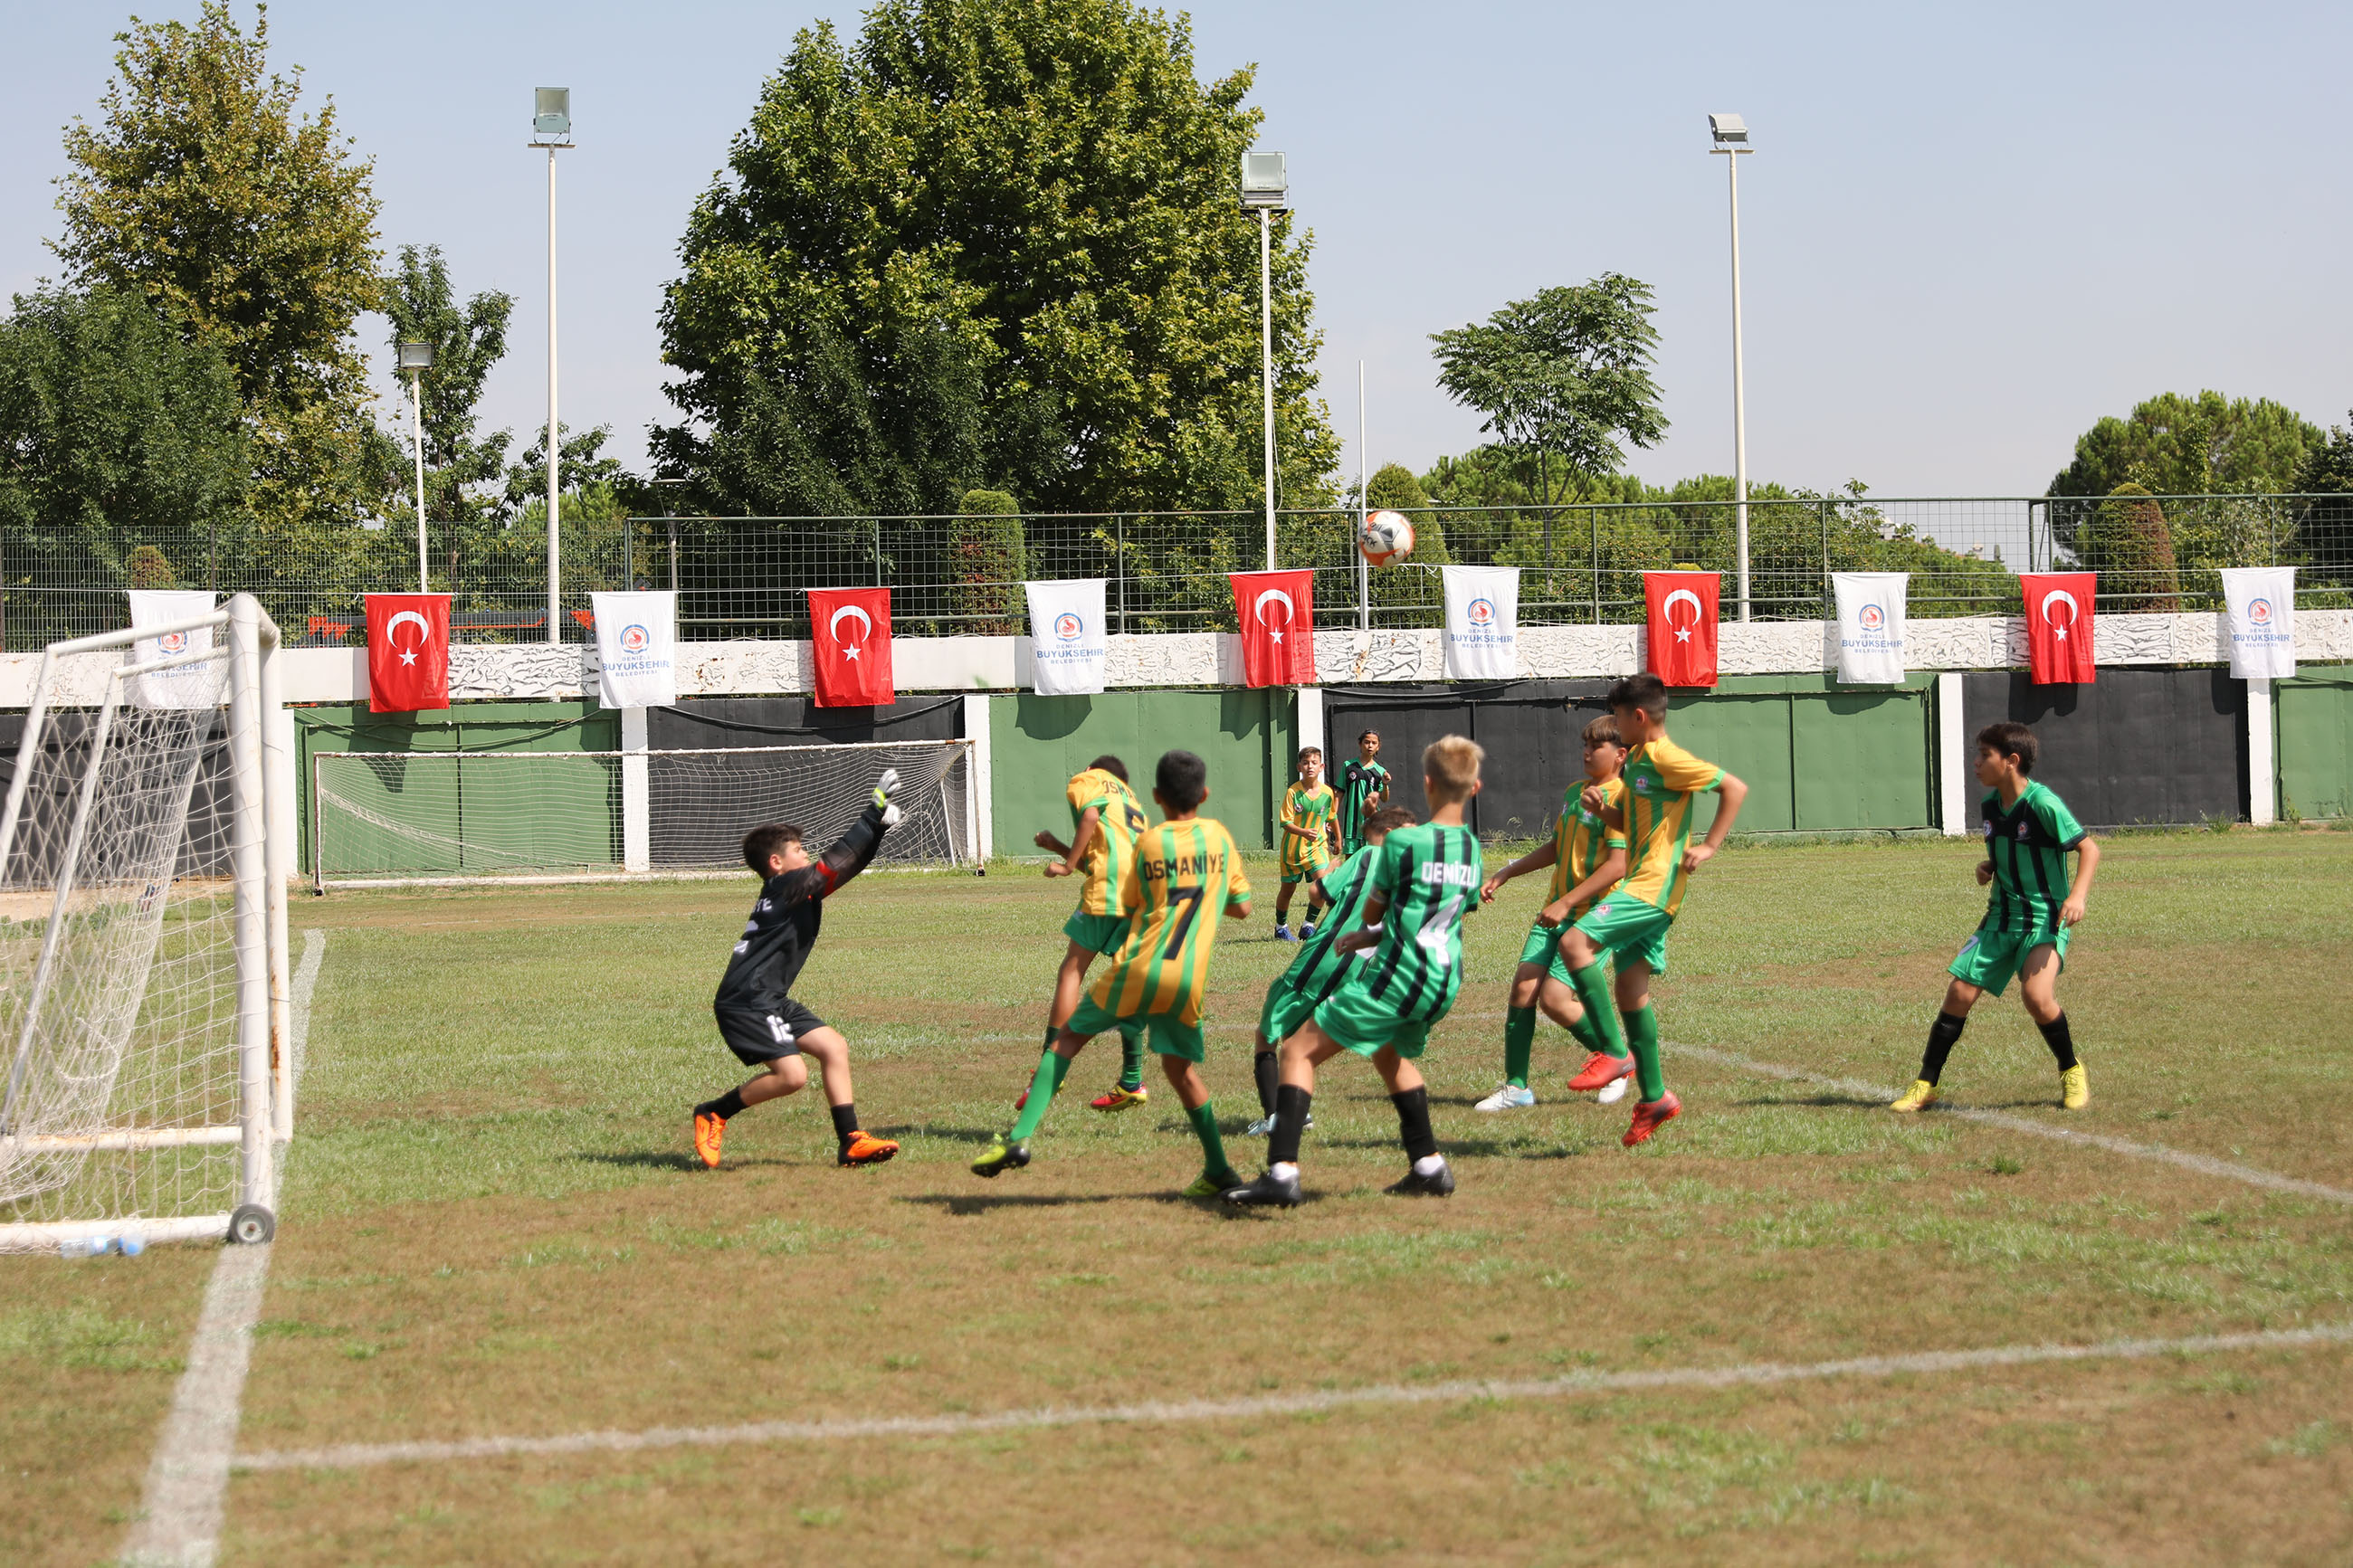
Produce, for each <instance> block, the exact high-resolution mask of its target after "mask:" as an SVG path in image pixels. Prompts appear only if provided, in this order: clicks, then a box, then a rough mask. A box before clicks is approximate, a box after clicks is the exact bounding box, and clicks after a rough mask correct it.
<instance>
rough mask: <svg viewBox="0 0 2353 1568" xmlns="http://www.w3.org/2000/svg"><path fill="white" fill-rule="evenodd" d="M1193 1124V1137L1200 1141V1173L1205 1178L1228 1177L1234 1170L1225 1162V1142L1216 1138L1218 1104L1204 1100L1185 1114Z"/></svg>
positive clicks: (1214, 1101)
mask: <svg viewBox="0 0 2353 1568" xmlns="http://www.w3.org/2000/svg"><path fill="white" fill-rule="evenodd" d="M1185 1119H1186V1120H1187V1121H1190V1122H1191V1123H1192V1124H1193V1135H1194V1136H1195V1137H1197V1138H1198V1139H1200V1141H1201V1161H1202V1164H1201V1173H1202V1174H1203V1175H1205V1176H1230V1175H1232V1174H1233V1173H1234V1168H1233V1166H1232V1165H1230V1164H1229V1163H1227V1161H1226V1141H1225V1140H1224V1139H1223V1138H1220V1137H1219V1136H1218V1102H1217V1101H1216V1100H1203V1101H1201V1103H1200V1104H1198V1105H1197V1106H1195V1107H1194V1108H1193V1109H1192V1110H1188V1111H1187V1112H1186V1113H1185Z"/></svg>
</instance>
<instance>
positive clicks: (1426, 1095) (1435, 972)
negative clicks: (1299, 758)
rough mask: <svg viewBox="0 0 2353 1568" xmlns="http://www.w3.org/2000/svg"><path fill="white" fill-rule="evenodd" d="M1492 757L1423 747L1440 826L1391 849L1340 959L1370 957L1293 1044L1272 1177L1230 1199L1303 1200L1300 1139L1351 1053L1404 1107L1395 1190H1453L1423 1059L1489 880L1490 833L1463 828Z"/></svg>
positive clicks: (1242, 1202) (1450, 742)
mask: <svg viewBox="0 0 2353 1568" xmlns="http://www.w3.org/2000/svg"><path fill="white" fill-rule="evenodd" d="M1483 756H1484V753H1483V752H1481V751H1480V749H1479V746H1478V742H1474V741H1472V740H1470V739H1468V738H1466V737H1464V736H1461V735H1446V736H1441V737H1440V739H1438V740H1436V741H1433V742H1430V744H1429V745H1428V746H1427V747H1425V748H1424V749H1423V751H1422V753H1421V768H1422V781H1421V782H1422V789H1423V791H1424V793H1425V794H1427V795H1428V796H1429V797H1430V821H1429V822H1427V823H1426V824H1424V825H1422V826H1419V827H1400V828H1398V829H1397V830H1396V831H1395V832H1393V833H1391V834H1390V835H1389V836H1388V838H1386V839H1384V840H1383V841H1382V843H1381V848H1380V858H1379V859H1377V861H1375V862H1374V866H1373V873H1372V879H1371V882H1372V890H1371V892H1370V894H1369V895H1368V896H1367V897H1366V900H1365V902H1364V907H1363V916H1362V919H1363V921H1364V922H1365V923H1363V924H1361V925H1359V926H1357V927H1356V929H1355V930H1353V931H1345V932H1343V933H1342V934H1341V936H1340V938H1339V939H1338V940H1337V941H1336V942H1334V943H1333V944H1332V949H1333V951H1334V952H1362V951H1369V952H1370V954H1371V956H1369V957H1367V958H1366V960H1365V961H1364V962H1363V963H1360V964H1358V965H1356V969H1355V971H1354V972H1353V973H1350V975H1349V976H1348V978H1347V980H1346V982H1345V984H1342V985H1341V987H1340V988H1339V990H1337V991H1335V992H1334V993H1333V994H1331V995H1330V996H1329V997H1327V998H1325V999H1324V1002H1323V1003H1322V1004H1321V1005H1318V1006H1317V1007H1316V1009H1315V1016H1314V1018H1312V1019H1311V1020H1309V1021H1308V1022H1307V1023H1306V1024H1304V1025H1302V1026H1300V1029H1299V1031H1298V1033H1296V1034H1294V1035H1293V1036H1292V1037H1291V1038H1290V1039H1289V1040H1287V1041H1285V1042H1284V1044H1283V1047H1282V1086H1281V1087H1280V1088H1278V1089H1276V1090H1275V1096H1274V1131H1272V1132H1271V1134H1270V1135H1269V1136H1268V1138H1267V1148H1266V1154H1267V1166H1266V1173H1265V1174H1263V1175H1261V1176H1260V1177H1259V1178H1258V1179H1257V1180H1256V1181H1254V1182H1251V1183H1250V1184H1249V1185H1247V1186H1234V1187H1229V1188H1228V1189H1227V1190H1226V1193H1225V1200H1226V1202H1228V1203H1229V1204H1232V1205H1236V1206H1237V1207H1242V1208H1255V1207H1259V1206H1261V1205H1274V1206H1277V1207H1282V1208H1290V1207H1292V1206H1293V1205H1296V1204H1298V1203H1299V1201H1300V1190H1299V1138H1300V1134H1301V1133H1302V1132H1303V1131H1306V1127H1307V1118H1308V1114H1309V1112H1310V1110H1312V1109H1313V1100H1314V1092H1315V1069H1316V1068H1318V1067H1319V1066H1321V1065H1322V1064H1323V1063H1324V1062H1327V1061H1330V1060H1331V1059H1332V1058H1334V1057H1336V1056H1338V1055H1339V1054H1340V1053H1341V1052H1342V1051H1353V1052H1355V1053H1356V1055H1358V1056H1360V1057H1369V1058H1372V1062H1373V1066H1374V1068H1376V1069H1377V1071H1378V1072H1379V1073H1380V1075H1381V1079H1382V1081H1383V1082H1384V1083H1386V1084H1387V1085H1388V1091H1389V1103H1390V1104H1392V1105H1394V1106H1395V1107H1397V1113H1398V1140H1399V1141H1400V1142H1403V1143H1404V1145H1405V1152H1406V1158H1407V1159H1408V1160H1409V1161H1410V1162H1411V1164H1410V1165H1409V1167H1408V1169H1407V1171H1406V1174H1405V1179H1404V1180H1403V1181H1401V1182H1398V1183H1397V1184H1395V1185H1394V1186H1391V1187H1390V1188H1389V1189H1388V1191H1389V1192H1390V1193H1391V1194H1393V1195H1396V1196H1399V1197H1410V1196H1430V1197H1440V1198H1442V1197H1445V1196H1446V1195H1447V1194H1450V1193H1451V1192H1453V1191H1454V1173H1453V1172H1452V1171H1451V1170H1450V1169H1448V1168H1447V1164H1446V1157H1445V1156H1444V1155H1442V1154H1440V1152H1438V1138H1437V1135H1436V1134H1435V1133H1433V1132H1432V1131H1430V1089H1429V1087H1428V1086H1427V1085H1426V1084H1424V1083H1423V1082H1422V1078H1421V1073H1420V1070H1419V1068H1416V1067H1415V1066H1414V1065H1413V1062H1414V1058H1417V1057H1419V1056H1420V1055H1421V1053H1422V1047H1424V1046H1425V1045H1426V1044H1427V1043H1428V1041H1429V1038H1430V1026H1431V1025H1433V1024H1436V1023H1437V1022H1438V1021H1439V1020H1440V1019H1441V1018H1443V1017H1445V1016H1446V1015H1447V1012H1448V1010H1449V1009H1451V1007H1452V1006H1453V1005H1454V997H1455V994H1456V993H1457V992H1459V991H1460V990H1461V986H1462V917H1463V916H1464V915H1466V914H1469V913H1470V912H1472V910H1476V909H1477V908H1478V907H1479V887H1480V883H1481V880H1482V876H1481V865H1480V858H1479V836H1478V835H1477V834H1475V833H1473V832H1472V831H1471V829H1470V828H1469V827H1468V826H1465V825H1464V823H1463V820H1462V818H1463V808H1464V807H1465V806H1467V805H1469V804H1470V802H1471V797H1472V795H1477V794H1478V793H1479V763H1480V762H1481V760H1482V757H1483Z"/></svg>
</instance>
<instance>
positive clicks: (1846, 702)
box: [1667, 674, 1936, 833]
mask: <svg viewBox="0 0 2353 1568" xmlns="http://www.w3.org/2000/svg"><path fill="white" fill-rule="evenodd" d="M1667 731H1668V733H1669V734H1670V735H1672V737H1673V738H1674V741H1675V742H1676V744H1678V745H1680V746H1683V748H1684V749H1685V750H1687V751H1691V752H1696V753H1697V754H1698V755H1700V756H1702V757H1704V758H1706V759H1707V760H1708V761H1709V762H1712V763H1716V764H1718V765H1719V766H1721V767H1724V768H1726V769H1729V770H1730V771H1731V772H1732V773H1736V774H1738V775H1739V777H1740V779H1741V780H1742V782H1744V783H1746V784H1747V785H1748V803H1747V804H1746V805H1744V806H1743V807H1741V811H1740V822H1739V825H1738V826H1739V831H1741V832H1743V833H1793V832H1794V833H1831V832H1852V831H1856V830H1859V829H1868V828H1898V827H1932V826H1936V795H1935V789H1936V677H1935V676H1933V675H1926V674H1922V675H1915V676H1912V677H1910V678H1908V679H1906V680H1905V683H1904V684H1903V685H1902V686H1872V687H1853V686H1846V687H1841V686H1839V685H1837V684H1836V683H1835V682H1833V681H1832V680H1831V678H1830V676H1829V675H1828V674H1823V675H1819V676H1811V675H1804V676H1799V675H1756V676H1727V677H1725V679H1724V683H1723V684H1722V685H1721V686H1719V687H1718V688H1716V689H1715V690H1714V691H1711V692H1704V693H1694V694H1692V695H1689V696H1686V695H1683V694H1682V693H1680V692H1679V693H1676V694H1675V695H1674V696H1672V698H1671V699H1670V700H1669V701H1668V705H1667ZM1708 820H1710V819H1709V818H1708V817H1706V816H1702V817H1701V818H1700V819H1699V826H1701V827H1702V828H1703V830H1704V827H1705V825H1706V822H1707V821H1708Z"/></svg>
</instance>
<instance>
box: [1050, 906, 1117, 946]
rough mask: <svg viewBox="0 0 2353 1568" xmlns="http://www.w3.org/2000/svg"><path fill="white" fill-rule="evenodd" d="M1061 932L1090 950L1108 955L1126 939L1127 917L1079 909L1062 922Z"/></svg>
mask: <svg viewBox="0 0 2353 1568" xmlns="http://www.w3.org/2000/svg"><path fill="white" fill-rule="evenodd" d="M1062 934H1063V935H1064V936H1066V937H1069V938H1070V939H1071V941H1072V942H1077V943H1078V944H1079V945H1080V946H1081V947H1083V948H1085V949H1087V950H1088V951H1089V952H1100V953H1102V954H1103V955H1104V956H1105V957H1109V956H1110V955H1111V954H1113V953H1114V952H1118V951H1119V950H1120V945H1121V944H1122V943H1123V942H1126V941H1127V917H1126V916H1125V915H1091V914H1089V913H1087V912H1086V911H1085V910H1079V911H1077V912H1076V913H1074V914H1072V915H1071V918H1070V919H1069V920H1066V921H1063V922H1062Z"/></svg>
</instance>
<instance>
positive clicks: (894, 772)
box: [874, 768, 905, 827]
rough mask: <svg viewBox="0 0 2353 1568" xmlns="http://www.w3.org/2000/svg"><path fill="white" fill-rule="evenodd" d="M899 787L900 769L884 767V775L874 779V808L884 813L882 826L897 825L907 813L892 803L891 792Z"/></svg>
mask: <svg viewBox="0 0 2353 1568" xmlns="http://www.w3.org/2000/svg"><path fill="white" fill-rule="evenodd" d="M898 787H899V770H898V769H896V768H884V769H883V770H882V776H881V778H879V779H877V780H875V781H874V809H875V810H877V811H879V812H881V814H882V826H885V827H896V826H899V824H900V822H901V821H902V820H903V819H904V817H905V814H904V813H903V812H902V811H901V810H900V809H899V808H898V807H897V806H895V805H892V804H891V792H892V791H893V790H895V789H897V788H898Z"/></svg>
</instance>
